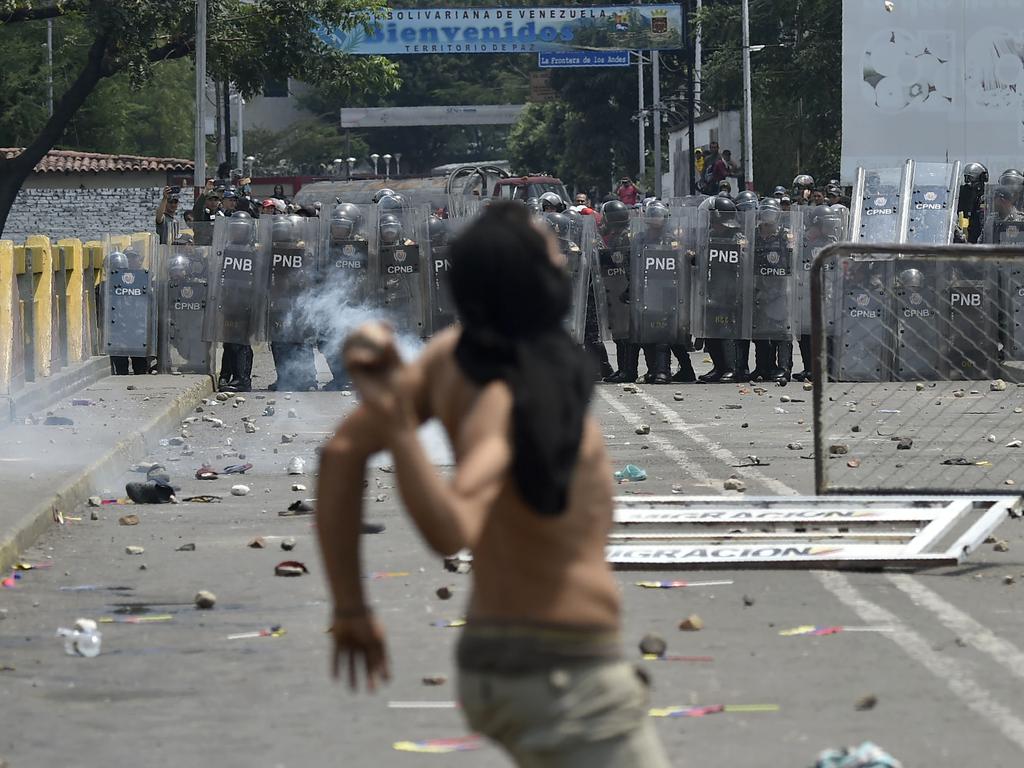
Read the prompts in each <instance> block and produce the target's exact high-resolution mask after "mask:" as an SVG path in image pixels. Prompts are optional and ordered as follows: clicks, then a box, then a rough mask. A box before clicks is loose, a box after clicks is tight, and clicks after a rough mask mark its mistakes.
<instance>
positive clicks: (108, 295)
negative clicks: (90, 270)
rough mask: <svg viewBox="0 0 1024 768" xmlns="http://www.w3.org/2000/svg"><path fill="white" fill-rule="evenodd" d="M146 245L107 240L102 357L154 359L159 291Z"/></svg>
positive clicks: (124, 240)
mask: <svg viewBox="0 0 1024 768" xmlns="http://www.w3.org/2000/svg"><path fill="white" fill-rule="evenodd" d="M149 250H150V249H149V248H147V247H145V244H144V243H138V244H136V243H133V242H132V241H131V240H130V239H129V238H120V239H119V241H114V242H112V241H111V238H109V237H107V238H106V242H105V246H104V251H105V252H106V257H105V259H104V265H103V274H104V281H103V302H102V303H103V322H102V325H103V334H102V335H103V353H104V354H107V355H111V356H118V357H121V356H127V357H154V356H156V348H157V289H158V281H157V280H156V273H155V270H154V259H153V254H152V253H150V252H149Z"/></svg>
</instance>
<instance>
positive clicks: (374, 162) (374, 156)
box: [370, 152, 380, 179]
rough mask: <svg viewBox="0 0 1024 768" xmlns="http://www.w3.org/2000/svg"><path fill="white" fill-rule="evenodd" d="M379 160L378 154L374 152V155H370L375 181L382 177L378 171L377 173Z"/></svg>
mask: <svg viewBox="0 0 1024 768" xmlns="http://www.w3.org/2000/svg"><path fill="white" fill-rule="evenodd" d="M378 160H380V155H378V154H377V153H376V152H374V153H373V154H372V155H370V162H372V163H373V178H375V179H376V178H377V177H378V176H379V175H380V174H379V173H378V171H377V161H378Z"/></svg>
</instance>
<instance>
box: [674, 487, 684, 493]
mask: <svg viewBox="0 0 1024 768" xmlns="http://www.w3.org/2000/svg"><path fill="white" fill-rule="evenodd" d="M685 491H686V489H685V488H683V486H681V485H673V486H672V493H684V492H685Z"/></svg>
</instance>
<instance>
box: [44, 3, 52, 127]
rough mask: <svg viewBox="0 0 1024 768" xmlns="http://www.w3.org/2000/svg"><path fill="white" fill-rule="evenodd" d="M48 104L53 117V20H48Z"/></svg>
mask: <svg viewBox="0 0 1024 768" xmlns="http://www.w3.org/2000/svg"><path fill="white" fill-rule="evenodd" d="M46 104H47V107H48V109H49V114H50V117H53V19H47V20H46Z"/></svg>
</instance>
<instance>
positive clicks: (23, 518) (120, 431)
mask: <svg viewBox="0 0 1024 768" xmlns="http://www.w3.org/2000/svg"><path fill="white" fill-rule="evenodd" d="M211 392H212V387H211V381H210V379H209V377H206V376H169V375H165V376H107V377H104V378H103V379H101V380H99V381H97V382H95V383H93V384H90V385H89V386H86V387H85V388H83V389H80V390H78V391H76V392H74V393H72V394H69V395H67V396H66V397H64V398H63V399H61V400H58V401H56V402H54V403H52V404H51V405H49V406H47V407H45V408H43V409H42V410H38V411H36V412H35V416H34V419H33V420H34V421H36V422H37V423H33V424H26V423H24V418H25V417H26V415H27V414H26V413H25V412H24V411H20V412H19V413H18V417H19V419H20V420H21V423H12V424H3V422H2V421H0V489H2V496H0V571H2V570H5V569H7V568H8V567H9V566H10V565H11V563H13V562H15V561H16V560H17V557H18V554H19V552H20V551H21V550H23V549H25V548H26V547H27V546H29V545H30V544H31V543H32V542H33V541H34V540H35V539H36V538H38V537H39V536H40V535H41V534H42V533H43V531H45V530H46V529H47V527H48V526H50V525H53V524H54V522H53V521H54V518H55V517H56V516H57V513H58V512H59V513H61V514H69V513H70V512H71V511H72V510H73V509H74V508H75V506H76V505H77V504H81V503H82V502H84V501H85V500H86V499H87V498H88V497H89V496H91V495H94V494H99V493H104V492H106V493H110V494H111V495H114V496H122V495H124V488H123V487H114V483H115V478H118V477H119V476H120V475H121V473H122V472H123V471H124V470H125V469H126V468H127V467H128V466H130V465H131V464H132V463H134V462H135V461H137V460H139V459H140V458H141V457H142V456H143V455H144V454H145V453H146V451H147V449H148V446H152V445H153V444H155V443H156V442H157V441H158V440H159V439H160V438H162V437H166V436H167V434H168V433H170V432H175V431H176V427H177V425H178V422H180V421H181V419H182V418H184V417H185V416H186V415H188V414H189V412H190V411H191V410H192V409H193V408H194V407H195V406H196V405H197V404H198V403H199V402H200V401H201V400H202V399H203V398H204V397H206V396H208V395H209V394H210V393H211ZM75 400H81V401H89V402H90V403H91V404H89V405H73V404H72V401H75ZM48 415H52V416H54V417H64V418H68V419H71V421H72V422H73V424H72V425H46V424H45V420H46V417H47V416H48ZM68 524H74V523H73V522H69V523H68Z"/></svg>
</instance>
